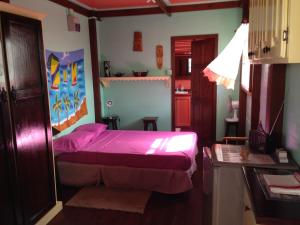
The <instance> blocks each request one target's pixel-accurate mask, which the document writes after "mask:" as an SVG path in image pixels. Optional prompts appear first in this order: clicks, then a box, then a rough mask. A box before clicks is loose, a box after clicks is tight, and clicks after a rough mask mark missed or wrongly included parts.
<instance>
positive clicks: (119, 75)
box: [115, 73, 125, 77]
mask: <svg viewBox="0 0 300 225" xmlns="http://www.w3.org/2000/svg"><path fill="white" fill-rule="evenodd" d="M124 74H125V73H116V74H115V76H116V77H123V76H124Z"/></svg>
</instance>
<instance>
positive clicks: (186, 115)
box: [171, 34, 218, 146]
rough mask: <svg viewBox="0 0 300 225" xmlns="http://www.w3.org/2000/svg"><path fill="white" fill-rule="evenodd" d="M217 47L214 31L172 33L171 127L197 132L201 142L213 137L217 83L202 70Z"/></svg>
mask: <svg viewBox="0 0 300 225" xmlns="http://www.w3.org/2000/svg"><path fill="white" fill-rule="evenodd" d="M217 49H218V35H217V34H212V35H193V36H176V37H171V63H172V71H173V76H172V130H182V131H194V132H196V133H197V135H198V143H199V145H200V146H204V145H211V144H213V143H214V142H215V139H216V94H217V93H216V84H215V83H212V82H209V81H208V79H207V78H206V77H204V75H203V73H202V71H203V69H204V68H205V67H206V66H207V65H208V64H209V63H210V62H211V61H212V60H213V59H214V58H215V57H216V55H217Z"/></svg>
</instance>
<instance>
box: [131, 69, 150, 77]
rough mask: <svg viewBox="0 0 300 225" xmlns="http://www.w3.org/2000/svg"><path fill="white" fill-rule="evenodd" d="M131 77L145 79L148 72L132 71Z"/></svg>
mask: <svg viewBox="0 0 300 225" xmlns="http://www.w3.org/2000/svg"><path fill="white" fill-rule="evenodd" d="M132 73H133V76H135V77H146V76H147V75H148V70H147V71H140V72H138V71H132Z"/></svg>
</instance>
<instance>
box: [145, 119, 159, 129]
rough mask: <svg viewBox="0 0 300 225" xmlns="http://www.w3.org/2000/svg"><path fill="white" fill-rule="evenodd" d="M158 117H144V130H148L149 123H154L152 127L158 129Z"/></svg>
mask: <svg viewBox="0 0 300 225" xmlns="http://www.w3.org/2000/svg"><path fill="white" fill-rule="evenodd" d="M157 119H158V117H144V118H143V122H144V130H148V125H149V124H152V129H153V131H157V124H156V121H157Z"/></svg>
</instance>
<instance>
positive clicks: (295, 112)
mask: <svg viewBox="0 0 300 225" xmlns="http://www.w3.org/2000/svg"><path fill="white" fill-rule="evenodd" d="M299 85H300V64H291V65H288V66H287V71H286V87H285V89H286V90H285V106H284V120H283V143H284V145H285V146H286V148H287V149H288V150H290V152H291V153H292V155H293V157H294V158H295V159H296V161H297V162H298V164H300V104H299V96H300V88H299Z"/></svg>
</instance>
